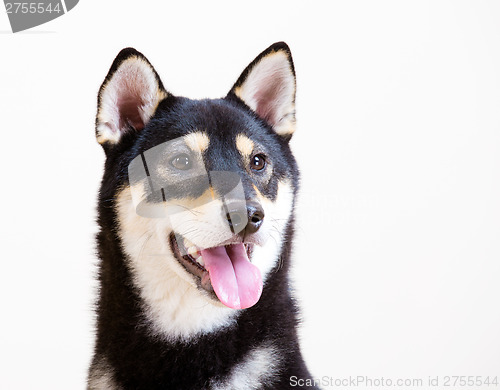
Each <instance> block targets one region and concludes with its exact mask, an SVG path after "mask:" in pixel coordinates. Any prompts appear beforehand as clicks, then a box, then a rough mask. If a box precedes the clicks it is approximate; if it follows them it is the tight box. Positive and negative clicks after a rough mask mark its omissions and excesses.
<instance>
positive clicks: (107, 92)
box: [96, 48, 168, 147]
mask: <svg viewBox="0 0 500 390" xmlns="http://www.w3.org/2000/svg"><path fill="white" fill-rule="evenodd" d="M167 95H168V94H167V92H166V91H165V89H164V87H163V84H162V82H161V80H160V77H159V76H158V74H157V73H156V71H155V70H154V68H153V66H152V65H151V64H150V63H149V61H148V60H147V58H146V57H144V55H143V54H141V53H139V52H138V51H137V50H135V49H132V48H127V49H123V50H122V51H121V52H120V53H119V54H118V56H117V57H116V58H115V60H114V62H113V64H112V65H111V68H110V70H109V72H108V75H107V76H106V78H105V79H104V82H103V84H102V85H101V88H100V90H99V95H98V99H97V117H96V137H97V141H98V142H99V143H100V144H101V145H103V146H106V147H107V146H110V145H115V144H117V143H118V142H120V139H121V137H122V136H123V134H124V133H126V132H132V131H136V132H138V131H141V130H142V129H143V128H144V126H146V124H147V123H148V121H149V120H150V119H151V117H152V116H153V114H154V112H155V111H156V108H157V107H158V103H159V102H160V101H161V100H163V99H165V98H166V97H167Z"/></svg>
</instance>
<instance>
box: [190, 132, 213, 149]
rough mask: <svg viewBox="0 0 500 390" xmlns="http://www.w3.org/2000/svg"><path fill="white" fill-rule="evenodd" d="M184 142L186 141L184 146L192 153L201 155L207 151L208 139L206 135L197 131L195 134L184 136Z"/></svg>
mask: <svg viewBox="0 0 500 390" xmlns="http://www.w3.org/2000/svg"><path fill="white" fill-rule="evenodd" d="M184 140H185V141H186V145H187V146H188V147H189V149H191V150H192V151H193V152H199V153H203V152H204V151H205V150H207V149H208V145H209V144H210V139H209V138H208V135H206V134H205V133H204V132H202V131H197V132H195V133H191V134H188V135H185V136H184Z"/></svg>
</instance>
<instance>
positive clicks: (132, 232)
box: [96, 43, 298, 337]
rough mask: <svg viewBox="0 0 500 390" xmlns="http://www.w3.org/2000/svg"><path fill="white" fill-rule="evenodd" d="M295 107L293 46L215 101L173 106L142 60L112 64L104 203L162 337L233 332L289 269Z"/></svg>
mask: <svg viewBox="0 0 500 390" xmlns="http://www.w3.org/2000/svg"><path fill="white" fill-rule="evenodd" d="M294 100H295V74H294V68H293V63H292V59H291V55H290V51H289V49H288V47H287V46H286V45H285V44H283V43H278V44H275V45H273V46H271V47H270V48H268V49H267V50H266V51H264V52H263V53H261V55H259V56H258V57H257V58H256V59H255V60H254V61H253V62H252V63H251V64H250V65H249V66H248V67H247V69H245V71H244V72H243V73H242V75H241V76H240V78H239V79H238V81H237V82H236V84H235V85H234V87H233V88H232V89H231V91H230V92H229V94H228V95H227V96H226V97H225V98H223V99H216V100H208V99H207V100H190V99H187V98H180V97H175V96H173V95H172V94H170V93H169V92H167V91H166V90H165V89H164V87H163V84H162V82H161V81H160V78H159V76H158V74H157V73H156V71H155V70H154V68H153V67H152V66H151V64H150V63H149V62H148V60H147V59H146V58H145V57H144V56H143V55H142V54H140V53H138V52H136V51H135V50H133V49H125V50H123V51H122V52H121V53H120V54H119V55H118V57H117V58H116V60H115V62H114V63H113V65H112V67H111V69H110V71H109V74H108V76H107V77H106V79H105V81H104V83H103V85H102V87H101V90H100V93H99V103H98V114H97V120H96V135H97V139H98V141H99V142H100V143H101V144H102V146H103V147H104V150H105V152H106V156H107V162H106V171H105V174H104V179H103V186H102V188H101V202H103V201H106V200H109V199H112V200H113V202H114V210H115V213H116V218H115V219H114V223H115V226H112V227H111V228H113V229H114V230H115V231H117V233H118V236H119V239H120V241H121V246H122V249H123V251H124V252H125V254H126V256H127V258H128V261H127V266H128V267H129V268H130V270H131V271H132V274H133V277H134V283H135V285H136V287H138V291H140V295H141V297H142V299H143V301H144V305H145V308H146V312H147V313H148V318H147V320H149V321H150V322H151V323H152V324H153V325H154V327H155V329H156V330H157V331H158V332H159V333H163V334H166V335H168V336H170V337H189V336H192V334H195V333H200V332H208V331H211V330H213V329H215V328H218V327H220V326H224V325H227V324H229V323H231V321H232V320H233V319H234V318H235V316H237V314H238V310H235V309H245V308H249V307H251V306H253V305H255V304H256V303H257V302H258V300H259V298H260V296H261V293H262V290H263V285H264V284H265V282H266V280H267V279H268V276H269V274H270V273H271V272H273V271H277V270H278V269H279V266H280V252H281V248H282V244H283V241H284V239H285V237H284V235H285V231H286V227H287V224H288V223H289V221H290V219H291V215H292V209H293V204H294V197H295V193H296V188H297V181H298V173H297V169H296V165H295V160H294V159H293V156H292V154H291V152H290V149H289V146H288V141H289V140H290V137H291V136H292V134H293V131H294V128H295V104H294Z"/></svg>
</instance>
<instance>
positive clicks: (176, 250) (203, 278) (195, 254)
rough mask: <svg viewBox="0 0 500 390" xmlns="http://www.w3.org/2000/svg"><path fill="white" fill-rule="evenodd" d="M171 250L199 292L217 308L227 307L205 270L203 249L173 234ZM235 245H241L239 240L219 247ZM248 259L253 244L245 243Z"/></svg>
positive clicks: (169, 237) (228, 241)
mask: <svg viewBox="0 0 500 390" xmlns="http://www.w3.org/2000/svg"><path fill="white" fill-rule="evenodd" d="M168 241H169V244H170V249H171V251H172V253H173V254H174V257H175V259H176V260H177V261H178V262H179V264H180V265H181V266H182V267H183V269H184V270H185V271H186V272H187V273H188V274H189V275H190V276H191V277H192V278H193V280H194V282H195V283H196V285H197V286H198V290H200V292H201V293H202V294H203V295H204V296H206V297H207V298H208V299H209V300H210V301H211V302H212V303H214V304H216V305H217V306H224V307H226V306H225V305H224V304H223V303H222V302H221V301H220V300H219V298H218V297H217V295H216V294H215V291H214V289H213V287H212V282H211V280H210V273H209V272H208V270H207V269H206V268H205V266H204V265H205V264H204V261H203V257H202V256H201V249H199V248H197V247H195V246H193V245H192V244H191V243H190V242H189V241H188V240H187V239H185V238H184V237H183V236H181V235H180V234H177V233H174V232H171V233H170V234H169V236H168ZM235 243H241V240H238V239H237V238H235V239H233V240H227V241H225V242H223V243H221V245H219V246H225V247H226V246H228V245H232V244H235ZM244 246H245V249H246V252H247V255H248V258H249V259H250V260H251V259H252V252H253V246H254V244H253V243H244Z"/></svg>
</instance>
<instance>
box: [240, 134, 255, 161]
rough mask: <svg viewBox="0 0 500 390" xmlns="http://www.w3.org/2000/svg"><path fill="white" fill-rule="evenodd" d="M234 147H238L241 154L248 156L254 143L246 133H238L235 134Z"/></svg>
mask: <svg viewBox="0 0 500 390" xmlns="http://www.w3.org/2000/svg"><path fill="white" fill-rule="evenodd" d="M236 147H237V148H238V150H239V151H240V153H241V155H242V156H245V157H249V156H250V154H252V152H253V150H254V147H255V145H254V143H253V141H252V140H251V139H250V138H248V137H247V136H246V135H243V134H238V135H237V136H236Z"/></svg>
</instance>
